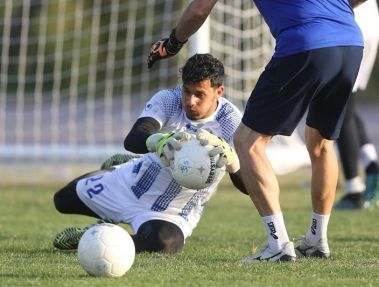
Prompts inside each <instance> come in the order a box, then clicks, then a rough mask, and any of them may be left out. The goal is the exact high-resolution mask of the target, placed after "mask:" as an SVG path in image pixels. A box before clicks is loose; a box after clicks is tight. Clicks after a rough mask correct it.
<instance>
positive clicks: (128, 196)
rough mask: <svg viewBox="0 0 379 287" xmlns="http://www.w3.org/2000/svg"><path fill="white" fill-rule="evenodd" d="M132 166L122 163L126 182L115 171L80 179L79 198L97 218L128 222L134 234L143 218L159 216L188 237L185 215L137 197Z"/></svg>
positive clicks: (187, 224)
mask: <svg viewBox="0 0 379 287" xmlns="http://www.w3.org/2000/svg"><path fill="white" fill-rule="evenodd" d="M133 166H134V165H133V164H129V163H126V164H123V165H122V172H123V176H124V177H127V176H129V178H131V179H132V180H131V182H130V183H129V184H125V183H124V182H123V181H122V180H121V178H120V176H119V175H118V173H117V172H116V170H114V171H109V172H106V173H104V174H102V175H95V176H92V177H89V178H84V179H81V180H79V181H78V183H77V185H76V192H77V194H78V196H79V198H80V199H81V200H82V201H83V202H84V204H86V205H87V206H88V207H89V208H90V209H91V210H92V211H94V212H95V213H96V214H97V215H99V216H100V217H102V218H107V219H111V220H113V221H114V222H116V223H119V222H122V223H127V224H129V225H130V226H131V228H132V229H133V232H134V233H137V231H138V228H139V227H140V226H141V225H142V224H143V223H145V222H146V221H150V220H154V219H158V220H164V221H168V222H171V223H173V224H176V225H177V226H178V227H179V228H180V229H181V230H182V232H183V235H184V238H186V237H188V236H190V235H191V233H192V229H193V228H192V227H191V226H190V225H189V223H188V222H187V221H186V220H185V219H184V218H182V217H181V216H179V215H174V214H165V213H162V212H155V211H151V210H150V205H149V204H148V203H146V202H144V201H142V200H138V199H137V197H136V196H135V194H134V193H133V192H132V191H131V186H132V185H133V183H134V182H133V177H135V174H132V170H133Z"/></svg>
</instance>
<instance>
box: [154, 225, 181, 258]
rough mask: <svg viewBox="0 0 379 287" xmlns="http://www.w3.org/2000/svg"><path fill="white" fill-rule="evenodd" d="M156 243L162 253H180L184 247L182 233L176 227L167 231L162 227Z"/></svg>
mask: <svg viewBox="0 0 379 287" xmlns="http://www.w3.org/2000/svg"><path fill="white" fill-rule="evenodd" d="M158 242H159V245H160V247H161V250H162V252H165V253H177V252H180V251H182V249H183V246H184V237H183V233H182V231H181V230H180V229H179V228H178V227H176V228H168V229H167V228H165V227H164V228H162V230H160V231H159V233H158Z"/></svg>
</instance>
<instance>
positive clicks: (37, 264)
mask: <svg viewBox="0 0 379 287" xmlns="http://www.w3.org/2000/svg"><path fill="white" fill-rule="evenodd" d="M301 178H303V177H302V175H300V176H296V175H295V176H286V177H283V178H281V179H280V183H281V186H282V194H281V201H282V209H283V212H284V215H285V220H286V223H287V229H288V232H289V234H290V237H297V236H299V235H302V234H304V233H305V231H306V229H307V227H308V224H309V215H310V198H309V197H310V194H309V192H305V191H304V190H303V187H302V186H300V185H299V184H298V182H301V181H302V180H301ZM57 188H58V187H57V186H49V187H46V186H44V187H38V186H19V187H14V186H10V187H0V195H1V201H0V230H1V231H0V248H1V250H0V286H2V287H4V286H59V287H62V286H67V287H73V286H112V287H118V286H133V287H137V286H302V287H303V286H323V287H325V286H354V287H356V286H379V238H378V237H379V236H378V234H379V232H378V231H379V224H378V219H379V209H375V210H371V211H370V210H361V211H343V212H341V211H339V212H337V211H336V212H334V213H333V216H332V218H331V221H330V225H329V242H330V247H331V251H332V258H331V259H330V260H315V259H313V260H312V259H302V260H298V261H297V262H295V263H286V264H278V263H259V264H254V265H249V266H240V265H238V264H237V261H238V260H239V259H242V258H243V257H245V256H247V255H249V254H251V253H252V252H254V251H257V249H258V248H259V247H260V246H261V245H262V244H264V243H265V241H266V238H265V233H264V229H263V225H262V223H261V220H260V218H259V215H258V213H257V211H256V209H255V208H254V207H253V205H252V203H251V201H250V199H249V198H248V197H247V196H245V195H243V194H240V193H239V192H237V191H236V190H234V189H232V188H231V186H230V185H229V182H228V181H225V182H223V185H222V187H221V189H220V191H219V192H218V193H217V194H216V196H215V197H214V198H213V199H212V200H211V201H210V203H209V205H208V207H207V209H206V210H205V213H204V216H203V219H202V221H201V222H200V224H199V226H198V227H197V228H196V229H195V231H194V233H193V235H192V236H191V237H190V238H189V239H187V242H186V246H185V248H184V251H183V252H182V253H181V254H177V255H163V254H140V255H137V257H136V260H135V262H134V265H133V266H132V268H131V270H130V271H129V272H128V273H127V274H126V275H125V276H123V277H122V278H119V279H112V278H93V277H90V276H88V275H87V274H86V273H85V271H84V270H83V269H82V268H81V267H80V265H79V263H78V259H77V257H76V253H60V252H57V251H55V250H54V249H53V248H52V243H51V242H52V238H53V236H54V235H55V233H56V232H57V231H59V230H61V229H62V228H64V227H65V226H68V225H77V226H85V225H88V224H92V223H93V222H94V220H92V219H91V218H88V217H81V216H67V215H66V216H65V215H61V214H58V213H57V212H56V211H55V209H54V207H53V204H52V196H53V194H54V192H55V190H56V189H57ZM341 195H342V193H338V194H337V197H339V196H341ZM123 227H125V228H126V229H127V230H129V229H128V226H126V225H123Z"/></svg>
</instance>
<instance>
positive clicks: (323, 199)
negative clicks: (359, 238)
mask: <svg viewBox="0 0 379 287" xmlns="http://www.w3.org/2000/svg"><path fill="white" fill-rule="evenodd" d="M305 140H306V145H307V149H308V152H309V156H310V159H311V163H312V184H311V194H312V207H313V212H312V216H311V223H310V227H309V229H308V232H307V234H306V235H305V236H304V237H303V238H302V239H301V240H300V243H299V245H298V246H297V247H296V253H297V255H298V256H312V257H322V258H327V257H329V256H330V250H329V246H328V242H327V228H328V223H329V217H330V213H331V210H332V207H333V202H334V196H335V191H336V187H337V180H338V162H337V157H336V154H335V151H334V146H333V141H331V140H327V139H324V138H323V137H322V136H321V134H320V133H319V131H318V130H316V129H314V128H311V127H307V128H306V131H305Z"/></svg>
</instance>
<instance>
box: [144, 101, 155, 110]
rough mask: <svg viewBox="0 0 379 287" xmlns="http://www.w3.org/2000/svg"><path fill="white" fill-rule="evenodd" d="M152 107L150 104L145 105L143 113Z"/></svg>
mask: <svg viewBox="0 0 379 287" xmlns="http://www.w3.org/2000/svg"><path fill="white" fill-rule="evenodd" d="M152 107H153V105H152V104H150V103H149V104H147V105H146V107H145V111H150V110H151V108H152Z"/></svg>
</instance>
